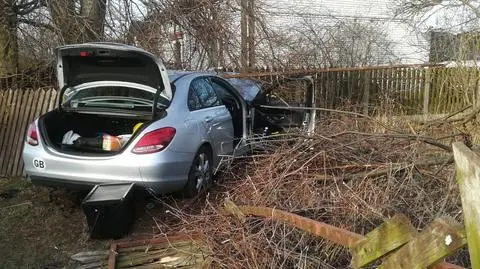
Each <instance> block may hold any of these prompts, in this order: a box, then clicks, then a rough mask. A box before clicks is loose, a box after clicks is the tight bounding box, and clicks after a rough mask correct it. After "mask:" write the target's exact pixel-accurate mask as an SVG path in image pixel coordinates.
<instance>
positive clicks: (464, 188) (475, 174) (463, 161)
mask: <svg viewBox="0 0 480 269" xmlns="http://www.w3.org/2000/svg"><path fill="white" fill-rule="evenodd" d="M453 155H454V157H455V166H456V178H457V183H458V187H459V189H460V195H461V197H462V207H463V218H464V222H465V231H466V235H467V242H468V251H469V253H470V260H471V263H472V268H473V269H479V268H480V157H479V156H478V155H477V154H475V153H474V152H473V151H472V150H470V149H469V148H468V147H467V146H465V144H463V143H462V142H456V143H453Z"/></svg>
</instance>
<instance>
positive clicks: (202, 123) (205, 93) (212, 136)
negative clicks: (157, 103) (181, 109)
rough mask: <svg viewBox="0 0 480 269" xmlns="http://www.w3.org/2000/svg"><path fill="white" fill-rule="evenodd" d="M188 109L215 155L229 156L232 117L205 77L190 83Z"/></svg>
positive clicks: (231, 143)
mask: <svg viewBox="0 0 480 269" xmlns="http://www.w3.org/2000/svg"><path fill="white" fill-rule="evenodd" d="M188 107H189V109H190V111H191V115H192V116H193V118H195V119H196V120H197V122H198V123H199V129H200V131H201V132H203V135H204V136H205V137H206V138H207V139H208V140H209V141H210V142H211V143H212V146H213V148H214V151H215V153H216V154H217V155H224V154H230V153H231V152H232V151H233V124H232V117H231V115H230V113H229V111H228V110H227V109H226V107H225V106H224V105H223V104H222V103H221V100H220V98H218V96H217V93H216V92H215V90H214V89H213V87H212V85H211V84H210V81H209V79H208V78H207V77H201V78H196V79H194V80H193V81H192V83H191V85H190V91H189V95H188Z"/></svg>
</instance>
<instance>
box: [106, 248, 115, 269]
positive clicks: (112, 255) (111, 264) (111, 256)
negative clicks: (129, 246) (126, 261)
mask: <svg viewBox="0 0 480 269" xmlns="http://www.w3.org/2000/svg"><path fill="white" fill-rule="evenodd" d="M116 258H117V244H116V243H113V244H111V245H110V250H109V253H108V267H107V268H108V269H115V265H116Z"/></svg>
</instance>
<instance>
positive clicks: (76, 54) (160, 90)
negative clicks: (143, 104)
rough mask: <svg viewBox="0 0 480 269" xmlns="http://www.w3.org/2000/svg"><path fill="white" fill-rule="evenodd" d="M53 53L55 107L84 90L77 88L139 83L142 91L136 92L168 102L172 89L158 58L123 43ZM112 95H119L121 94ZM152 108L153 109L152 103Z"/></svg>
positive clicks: (72, 47) (86, 46)
mask: <svg viewBox="0 0 480 269" xmlns="http://www.w3.org/2000/svg"><path fill="white" fill-rule="evenodd" d="M56 52H57V77H58V85H59V87H60V89H61V92H60V96H61V98H60V100H59V101H60V104H59V105H61V104H62V103H63V101H65V100H66V99H68V98H69V97H71V96H72V95H74V94H76V93H77V92H78V91H79V90H83V89H85V87H81V86H80V85H88V84H95V83H99V82H100V83H104V84H105V83H106V82H112V83H113V84H118V83H131V84H139V85H142V86H146V87H144V88H143V89H142V88H141V87H140V88H139V89H138V90H139V91H145V90H146V88H150V89H147V91H153V92H155V95H156V96H161V97H163V99H166V100H167V101H171V98H172V90H171V87H170V83H169V80H168V74H167V70H166V69H165V67H164V65H163V64H162V62H161V61H160V60H159V59H157V58H156V57H155V56H154V55H153V54H151V53H149V52H147V51H144V50H142V49H139V48H136V47H132V46H128V45H123V44H115V43H85V44H76V45H67V46H63V47H59V48H57V51H56ZM79 86H80V87H79ZM87 88H88V87H87ZM112 95H113V96H122V92H121V91H119V93H117V94H112ZM157 99H158V98H155V102H156V101H157ZM60 107H61V106H60ZM153 107H156V103H155V105H154V106H153Z"/></svg>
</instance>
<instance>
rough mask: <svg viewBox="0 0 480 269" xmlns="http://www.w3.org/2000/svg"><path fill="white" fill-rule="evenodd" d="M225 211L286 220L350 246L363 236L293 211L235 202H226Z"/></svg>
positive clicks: (309, 231)
mask: <svg viewBox="0 0 480 269" xmlns="http://www.w3.org/2000/svg"><path fill="white" fill-rule="evenodd" d="M226 205H227V206H226V207H225V213H227V214H228V215H233V216H236V217H237V218H239V219H240V220H245V215H250V216H257V217H264V218H269V219H272V220H275V221H280V222H284V223H286V224H289V225H291V226H293V227H296V228H298V229H300V230H303V231H305V232H308V233H310V234H312V235H315V236H320V237H323V238H325V239H327V240H330V241H332V242H333V243H335V244H338V245H341V246H344V247H347V248H350V247H352V246H353V245H354V243H355V242H356V241H358V240H359V239H362V238H363V236H362V235H359V234H356V233H353V232H350V231H347V230H344V229H341V228H338V227H335V226H332V225H328V224H326V223H323V222H318V221H314V220H311V219H308V218H305V217H302V216H299V215H296V214H293V213H289V212H285V211H282V210H278V209H273V208H268V207H254V206H236V205H235V204H234V203H233V202H231V201H228V202H226Z"/></svg>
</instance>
